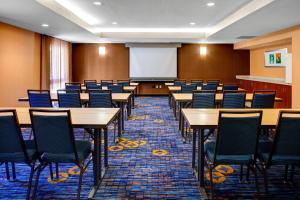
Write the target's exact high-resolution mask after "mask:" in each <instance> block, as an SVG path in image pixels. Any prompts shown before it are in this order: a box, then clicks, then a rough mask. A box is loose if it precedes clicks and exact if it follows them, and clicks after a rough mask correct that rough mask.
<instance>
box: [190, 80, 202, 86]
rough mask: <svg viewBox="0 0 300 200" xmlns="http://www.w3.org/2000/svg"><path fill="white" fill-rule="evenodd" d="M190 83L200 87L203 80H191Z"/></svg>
mask: <svg viewBox="0 0 300 200" xmlns="http://www.w3.org/2000/svg"><path fill="white" fill-rule="evenodd" d="M191 85H196V86H197V87H201V86H202V85H203V80H191Z"/></svg>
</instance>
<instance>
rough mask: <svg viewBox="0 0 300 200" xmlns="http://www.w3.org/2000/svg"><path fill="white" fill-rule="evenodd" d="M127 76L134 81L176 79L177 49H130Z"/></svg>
mask: <svg viewBox="0 0 300 200" xmlns="http://www.w3.org/2000/svg"><path fill="white" fill-rule="evenodd" d="M129 65H130V69H129V71H130V72H129V76H130V78H131V79H135V80H168V79H176V78H177V48H176V47H170V48H166V47H163V48H158V47H130V61H129Z"/></svg>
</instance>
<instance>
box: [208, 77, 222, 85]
mask: <svg viewBox="0 0 300 200" xmlns="http://www.w3.org/2000/svg"><path fill="white" fill-rule="evenodd" d="M220 82H221V81H220V80H217V79H215V80H214V79H212V80H207V81H206V83H207V84H217V86H218V85H219V84H220Z"/></svg>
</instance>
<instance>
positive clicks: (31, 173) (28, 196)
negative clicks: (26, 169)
mask: <svg viewBox="0 0 300 200" xmlns="http://www.w3.org/2000/svg"><path fill="white" fill-rule="evenodd" d="M34 166H35V163H33V165H31V169H30V176H29V183H28V188H27V194H26V200H29V199H30V192H31V187H32V178H33V175H34Z"/></svg>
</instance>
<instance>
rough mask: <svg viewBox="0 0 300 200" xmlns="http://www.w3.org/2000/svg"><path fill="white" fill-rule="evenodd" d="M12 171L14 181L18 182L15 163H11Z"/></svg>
mask: <svg viewBox="0 0 300 200" xmlns="http://www.w3.org/2000/svg"><path fill="white" fill-rule="evenodd" d="M11 169H12V175H13V179H14V180H16V177H17V176H16V165H15V163H14V162H12V163H11Z"/></svg>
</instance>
